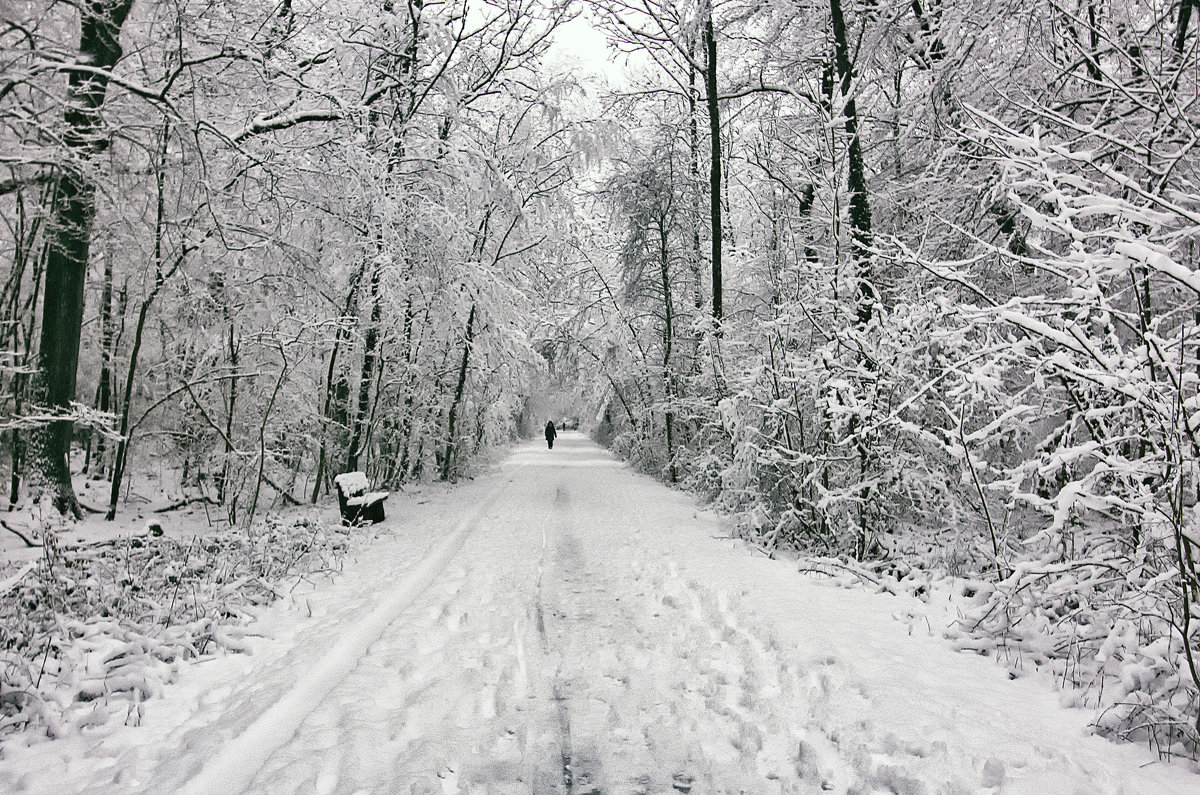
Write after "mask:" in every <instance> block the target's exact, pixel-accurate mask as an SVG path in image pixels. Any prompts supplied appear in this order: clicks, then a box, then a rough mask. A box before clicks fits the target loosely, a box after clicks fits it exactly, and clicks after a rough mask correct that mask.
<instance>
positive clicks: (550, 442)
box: [546, 420, 558, 450]
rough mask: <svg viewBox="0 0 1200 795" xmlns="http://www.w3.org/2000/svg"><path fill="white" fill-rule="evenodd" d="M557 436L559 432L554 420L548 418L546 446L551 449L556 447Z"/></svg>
mask: <svg viewBox="0 0 1200 795" xmlns="http://www.w3.org/2000/svg"><path fill="white" fill-rule="evenodd" d="M555 436H558V433H556V432H555V430H554V420H546V447H548V448H550V449H551V450H553V449H554V437H555Z"/></svg>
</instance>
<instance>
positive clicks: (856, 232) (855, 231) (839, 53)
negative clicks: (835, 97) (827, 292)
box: [829, 0, 875, 326]
mask: <svg viewBox="0 0 1200 795" xmlns="http://www.w3.org/2000/svg"><path fill="white" fill-rule="evenodd" d="M829 14H830V17H831V18H832V22H833V45H834V63H835V65H836V66H837V72H838V79H839V81H840V82H841V86H842V99H843V100H844V102H845V109H844V110H843V114H844V115H845V127H846V136H847V137H848V138H849V139H850V140H849V144H848V146H847V153H846V156H847V160H848V166H849V168H848V170H849V182H850V235H851V252H852V253H853V256H854V260H855V263H856V266H857V274H856V276H857V281H858V312H857V315H858V323H859V325H861V326H865V325H867V323H869V322H871V315H872V313H873V312H874V305H875V288H874V287H873V286H872V285H871V276H872V274H871V242H872V241H871V204H870V201H869V199H868V194H867V175H866V167H865V165H864V163H863V153H862V141H861V139H860V136H859V133H858V110H857V106H856V105H855V102H854V97H853V96H851V94H850V89H851V87H852V86H851V83H852V81H853V77H854V70H853V69H852V68H851V66H850V46H849V44H848V42H847V37H846V22H845V20H844V19H843V17H842V3H841V0H829Z"/></svg>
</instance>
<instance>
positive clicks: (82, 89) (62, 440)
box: [29, 0, 133, 517]
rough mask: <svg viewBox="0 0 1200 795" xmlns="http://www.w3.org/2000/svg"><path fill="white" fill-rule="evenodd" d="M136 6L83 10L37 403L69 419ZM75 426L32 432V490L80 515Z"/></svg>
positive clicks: (49, 246) (56, 207) (59, 180)
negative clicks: (72, 460)
mask: <svg viewBox="0 0 1200 795" xmlns="http://www.w3.org/2000/svg"><path fill="white" fill-rule="evenodd" d="M132 6H133V0H89V1H88V2H84V3H82V5H81V18H80V33H79V62H80V63H83V64H87V66H88V67H89V68H88V69H87V70H86V71H84V70H78V71H75V70H68V72H67V74H68V77H67V107H66V110H65V112H64V114H63V115H64V121H65V122H66V131H65V132H64V134H63V144H64V146H65V147H66V150H67V152H69V153H70V154H71V155H73V159H74V160H75V162H73V163H69V164H65V165H63V166H60V167H59V169H58V170H57V171H56V173H55V176H54V179H53V184H54V196H53V199H52V200H51V205H50V213H49V218H50V221H49V228H48V230H47V240H46V282H45V286H44V288H43V289H44V293H43V302H42V303H43V309H42V333H41V345H40V346H39V350H38V373H37V375H36V376H34V379H33V391H32V395H33V400H34V402H35V403H42V404H45V405H46V407H47V408H49V409H50V410H51V411H54V412H59V413H63V414H66V413H67V412H68V411H69V410H70V405H71V401H72V400H74V398H75V383H76V371H77V369H78V366H79V341H80V332H81V329H82V325H83V294H84V284H85V282H86V280H87V268H88V261H89V256H90V247H91V237H92V224H93V222H94V220H95V216H96V185H95V182H94V181H93V177H92V175H91V174H90V173H89V169H90V166H91V163H92V161H94V160H95V159H96V157H97V155H99V153H101V152H102V151H103V150H104V149H105V148H106V147H107V145H108V144H107V140H106V138H105V136H104V134H103V129H102V128H103V119H102V118H101V116H100V108H101V107H102V106H103V105H104V100H105V97H106V95H107V93H108V83H109V73H110V71H111V69H112V68H113V66H115V65H116V63H117V61H118V60H119V59H120V57H121V44H120V41H119V38H120V35H121V27H122V26H123V25H124V24H125V20H126V18H127V17H128V16H129V10H130V8H131V7H132ZM73 430H74V426H73V424H72V422H71V421H70V420H69V419H60V420H55V421H54V422H51V423H48V424H46V425H44V426H42V427H40V428H38V429H36V430H35V431H33V433H31V434H30V444H29V451H30V453H31V457H30V462H29V463H30V465H31V467H30V475H31V480H32V481H34V482H33V483H31V485H32V486H33V487H34V488H35V489H36V490H38V491H40V494H38V498H39V499H43V498H49V499H50V500H51V503H52V505H53V507H54V508H55V510H57V511H58V512H59V513H61V514H63V515H69V516H75V517H78V516H79V515H80V510H79V501H78V499H76V497H75V489H74V488H73V486H72V484H71V471H70V468H69V466H68V463H67V456H68V454H69V453H70V448H71V437H72V433H73Z"/></svg>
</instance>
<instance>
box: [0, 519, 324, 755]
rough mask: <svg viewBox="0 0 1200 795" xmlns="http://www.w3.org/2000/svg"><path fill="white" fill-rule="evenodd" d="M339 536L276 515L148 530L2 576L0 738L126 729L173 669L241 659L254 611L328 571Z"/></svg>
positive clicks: (67, 549) (12, 569) (77, 549)
mask: <svg viewBox="0 0 1200 795" xmlns="http://www.w3.org/2000/svg"><path fill="white" fill-rule="evenodd" d="M345 533H346V531H345V530H343V529H342V528H341V527H340V526H338V527H336V528H334V529H330V528H327V527H326V526H325V525H324V524H322V523H320V522H319V521H314V520H311V519H305V518H300V519H293V520H288V521H285V520H282V519H279V518H277V517H271V518H268V519H266V520H265V521H263V522H261V523H259V524H256V525H255V526H253V527H252V528H251V529H249V530H246V529H226V530H222V531H219V532H214V533H211V534H207V535H204V536H194V537H193V538H191V539H190V540H179V539H175V538H171V537H169V536H166V535H163V534H161V531H160V530H157V528H154V527H152V528H151V532H148V533H146V534H144V535H133V536H126V537H122V538H119V539H117V540H115V541H110V542H105V543H100V544H92V545H86V546H82V545H81V546H75V547H63V548H61V549H59V550H58V551H57V553H56V554H53V555H50V554H48V555H46V556H43V557H42V558H41V559H40V560H39V561H38V562H37V563H36V564H34V565H32V566H29V567H25V568H22V569H20V570H18V569H17V567H10V569H9V570H8V571H4V572H0V581H3V580H4V579H5V576H8V577H9V580H8V582H9V583H10V584H9V587H8V589H7V590H6V591H4V592H3V593H0V671H2V673H3V676H2V678H0V735H2V734H3V733H9V732H12V731H17V730H21V729H26V728H29V729H39V730H44V731H46V732H47V733H48V734H50V735H51V736H61V735H63V734H64V733H69V732H72V731H76V730H78V729H81V728H84V727H86V726H89V725H94V724H98V723H104V722H107V721H109V720H124V721H126V722H127V723H134V724H136V723H137V722H138V721H139V719H140V716H141V714H142V703H143V702H144V701H145V700H147V699H149V698H153V697H155V696H157V695H159V694H160V692H161V690H162V687H163V685H164V684H166V683H168V682H170V681H172V680H173V679H174V677H175V676H176V674H177V672H178V671H179V667H180V665H181V664H182V663H183V662H185V661H187V660H191V659H194V658H197V657H200V656H203V655H205V654H213V653H216V652H218V651H232V652H237V651H241V650H242V649H244V641H243V640H242V638H243V635H244V632H245V629H244V627H245V625H246V623H247V622H248V620H249V619H250V618H251V617H252V615H253V610H254V609H255V608H256V607H258V606H261V605H265V604H268V603H270V602H271V601H273V600H274V599H275V598H276V597H278V596H279V595H280V593H281V592H282V589H286V588H287V587H289V583H292V582H294V581H295V579H296V578H298V577H305V576H308V575H312V574H316V573H319V572H323V571H325V572H327V571H332V570H335V569H337V568H338V567H339V565H340V560H341V555H342V553H343V552H345V550H346V548H347V544H348V536H347V535H346V534H345ZM13 580H15V581H13Z"/></svg>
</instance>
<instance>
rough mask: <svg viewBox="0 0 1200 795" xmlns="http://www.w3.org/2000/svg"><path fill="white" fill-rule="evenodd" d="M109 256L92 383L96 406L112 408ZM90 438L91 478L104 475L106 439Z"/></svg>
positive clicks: (106, 262) (112, 326)
mask: <svg viewBox="0 0 1200 795" xmlns="http://www.w3.org/2000/svg"><path fill="white" fill-rule="evenodd" d="M112 302H113V257H112V256H111V255H110V256H107V257H105V258H104V286H103V287H102V289H101V290H100V383H99V384H97V385H96V409H97V410H98V411H101V412H104V413H108V412H109V411H112V362H113V350H112V348H113V338H114V337H115V334H114V323H113V306H112ZM93 437H94V442H93V446H92V449H91V451H90V454H89V459H90V460H89V461H88V466H87V467H86V469H87V471H88V475H89V477H91V479H92V480H100V479H102V478H103V477H104V473H105V472H106V471H107V467H106V466H105V465H104V458H105V453H106V452H107V450H106V448H107V446H108V445H107V442H108V440H107V439H106V438H105V437H104V434H102V433H93Z"/></svg>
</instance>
